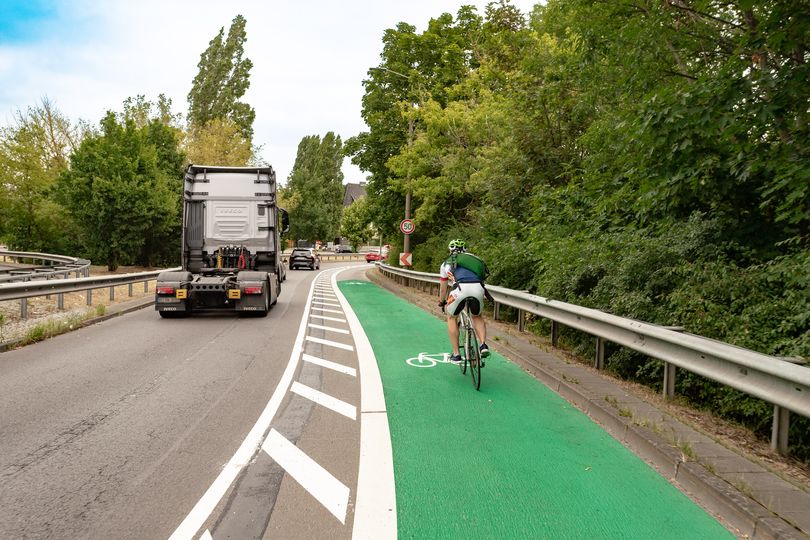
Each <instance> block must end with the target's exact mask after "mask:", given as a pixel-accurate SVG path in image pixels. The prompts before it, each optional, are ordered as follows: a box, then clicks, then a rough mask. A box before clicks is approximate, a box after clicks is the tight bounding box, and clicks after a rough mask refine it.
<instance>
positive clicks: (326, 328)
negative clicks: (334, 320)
mask: <svg viewBox="0 0 810 540" xmlns="http://www.w3.org/2000/svg"><path fill="white" fill-rule="evenodd" d="M309 327H310V328H317V329H318V330H329V331H330V332H337V333H338V334H350V333H351V332H349V331H348V330H344V329H343V328H334V327H332V326H321V325H320V324H312V323H309Z"/></svg>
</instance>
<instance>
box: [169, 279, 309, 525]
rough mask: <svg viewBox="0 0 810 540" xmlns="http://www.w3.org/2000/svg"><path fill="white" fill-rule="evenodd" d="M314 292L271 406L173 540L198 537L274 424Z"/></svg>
mask: <svg viewBox="0 0 810 540" xmlns="http://www.w3.org/2000/svg"><path fill="white" fill-rule="evenodd" d="M312 292H313V290H312V288H310V290H309V297H308V298H307V304H306V306H307V307H305V308H304V314H303V316H302V317H301V324H300V325H299V327H298V335H297V336H296V338H295V344H294V345H293V349H292V352H291V353H290V360H289V362H288V363H287V367H286V369H285V370H284V373H283V374H282V375H281V380H280V381H279V383H278V385H277V386H276V389H275V390H274V391H273V395H272V396H271V397H270V401H268V402H267V406H265V408H264V411H262V414H261V415H260V416H259V419H258V420H256V424H254V426H253V428H251V430H250V432H249V433H248V434H247V437H245V440H244V441H242V444H241V445H240V446H239V449H238V450H237V451H236V453H235V454H234V455H233V457H232V458H231V459H230V461H228V463H226V464H225V466H224V467H223V469H222V471H220V473H219V475H218V476H217V477H216V479H215V480H214V482H213V483H212V484H211V486H210V487H209V488H208V490H207V491H206V492H205V493H204V494H203V496H202V498H200V500H199V501H197V504H195V505H194V508H192V509H191V512H189V514H188V515H187V516H186V518H185V519H184V520H183V522H182V523H180V525H179V526H178V527H177V529H175V531H174V532H173V533H172V535H171V536H170V537H169V540H186V539H191V538H193V537H194V534H196V533H197V531H199V530H200V527H202V525H203V523H205V520H206V519H208V516H210V515H211V513H212V512H213V511H214V509H215V508H216V506H217V504H219V501H220V499H222V496H223V495H225V492H226V491H228V488H229V487H230V486H231V484H232V483H233V481H234V480H235V479H236V477H237V476H238V475H239V473H240V472H241V471H242V469H243V468H244V467H245V466H246V465H247V464H248V463H249V462H250V460H251V458H252V457H253V456H254V454H256V451H257V450H258V449H259V445H260V444H261V442H262V436H263V435H264V434H265V433H266V432H267V429H268V428H269V427H270V422H272V420H273V417H274V416H275V414H276V412H277V411H278V408H279V405H281V401H282V400H283V399H284V396H285V394H286V393H287V388H288V387H289V386H290V382H291V381H292V378H293V373H295V369H296V367H297V365H298V359H299V358H300V357H301V351H302V349H303V347H304V334H305V332H306V329H307V321H308V320H309V305H310V300H311V298H312Z"/></svg>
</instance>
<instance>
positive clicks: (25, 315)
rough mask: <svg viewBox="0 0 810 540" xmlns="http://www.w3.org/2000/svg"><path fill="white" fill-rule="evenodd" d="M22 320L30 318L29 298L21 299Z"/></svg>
mask: <svg viewBox="0 0 810 540" xmlns="http://www.w3.org/2000/svg"><path fill="white" fill-rule="evenodd" d="M20 318H21V319H27V318H28V298H20Z"/></svg>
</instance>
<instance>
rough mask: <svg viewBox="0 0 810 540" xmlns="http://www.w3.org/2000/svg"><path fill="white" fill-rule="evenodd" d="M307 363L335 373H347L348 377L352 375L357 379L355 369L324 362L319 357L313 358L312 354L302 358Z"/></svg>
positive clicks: (327, 361)
mask: <svg viewBox="0 0 810 540" xmlns="http://www.w3.org/2000/svg"><path fill="white" fill-rule="evenodd" d="M301 358H302V359H303V360H304V361H305V362H309V363H311V364H317V365H319V366H321V367H325V368H327V369H331V370H333V371H339V372H340V373H345V374H346V375H351V376H352V377H357V370H356V369H354V368H353V367H349V366H344V365H343V364H338V363H337V362H331V361H329V360H324V359H323V358H318V357H317V356H312V355H311V354H306V353H304V355H303V356H302V357H301Z"/></svg>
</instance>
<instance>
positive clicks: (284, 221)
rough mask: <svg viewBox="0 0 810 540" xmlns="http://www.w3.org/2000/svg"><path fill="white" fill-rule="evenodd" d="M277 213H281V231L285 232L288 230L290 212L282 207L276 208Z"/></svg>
mask: <svg viewBox="0 0 810 540" xmlns="http://www.w3.org/2000/svg"><path fill="white" fill-rule="evenodd" d="M278 213H279V214H281V232H282V233H286V232H289V230H290V214H288V213H287V211H286V210H284V209H283V208H279V209H278Z"/></svg>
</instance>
